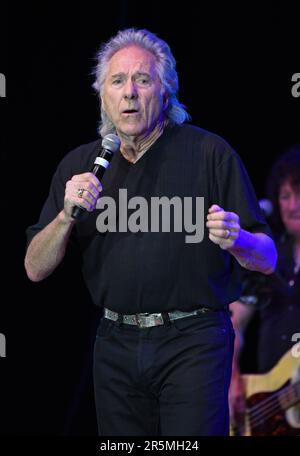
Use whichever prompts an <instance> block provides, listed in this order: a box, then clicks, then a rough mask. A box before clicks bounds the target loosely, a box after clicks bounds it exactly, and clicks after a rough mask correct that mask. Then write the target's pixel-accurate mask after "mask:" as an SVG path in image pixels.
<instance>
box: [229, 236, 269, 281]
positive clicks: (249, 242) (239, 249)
mask: <svg viewBox="0 0 300 456" xmlns="http://www.w3.org/2000/svg"><path fill="white" fill-rule="evenodd" d="M228 252H230V253H231V254H232V255H233V256H234V257H235V258H236V260H237V261H238V262H239V264H240V265H241V266H242V267H244V268H245V269H249V270H250V271H259V272H262V273H263V274H272V273H273V272H274V271H275V267H276V262H277V251H276V247H275V244H274V242H273V240H272V239H271V238H270V237H269V236H267V235H266V234H264V233H249V232H248V231H245V230H243V229H241V230H240V235H239V237H238V239H237V240H236V243H235V245H234V246H233V247H231V248H229V249H228Z"/></svg>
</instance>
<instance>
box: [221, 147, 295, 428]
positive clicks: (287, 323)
mask: <svg viewBox="0 0 300 456" xmlns="http://www.w3.org/2000/svg"><path fill="white" fill-rule="evenodd" d="M267 194H268V197H269V199H270V200H271V202H272V204H273V213H272V215H271V217H270V225H271V227H272V229H273V232H274V234H275V235H276V236H277V239H278V241H277V250H278V263H277V269H276V272H275V273H274V274H272V275H270V276H265V275H262V274H260V273H256V272H250V271H246V270H243V271H242V274H243V277H244V280H243V285H244V286H243V294H242V296H241V298H240V299H239V300H238V301H235V302H233V303H232V304H231V305H230V307H231V312H232V322H233V326H234V328H235V332H236V339H235V348H234V356H233V370H232V380H231V386H230V391H229V403H230V413H231V423H232V426H233V428H235V429H239V433H240V434H243V432H244V428H243V425H244V418H245V408H246V402H245V391H244V385H243V379H242V376H241V374H240V368H239V357H240V353H241V350H242V347H243V332H244V330H245V328H246V327H247V325H248V323H249V321H250V320H251V319H252V317H253V315H254V314H255V313H256V312H258V314H259V328H258V333H259V337H258V350H257V359H256V364H257V369H258V372H257V373H259V374H263V373H266V372H268V371H270V370H271V369H272V368H273V367H274V366H275V365H276V364H277V362H278V361H279V360H280V358H281V357H282V356H283V355H284V354H285V353H286V352H287V351H288V350H289V349H290V348H291V347H292V346H293V345H294V344H295V342H297V340H295V335H296V334H297V333H300V278H299V275H300V272H299V270H300V145H295V146H292V147H291V148H290V149H289V150H288V151H287V152H286V153H284V154H283V155H282V156H280V157H279V159H278V160H277V161H276V162H275V164H274V165H273V168H272V170H271V173H270V175H269V178H268V181H267ZM293 335H294V340H293V339H292V338H293ZM298 340H299V339H298ZM266 435H268V434H267V431H266Z"/></svg>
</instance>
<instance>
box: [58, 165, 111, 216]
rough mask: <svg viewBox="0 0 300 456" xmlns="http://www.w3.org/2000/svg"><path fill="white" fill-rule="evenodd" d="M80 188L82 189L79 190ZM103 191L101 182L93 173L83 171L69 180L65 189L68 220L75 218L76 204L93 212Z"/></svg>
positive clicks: (65, 208)
mask: <svg viewBox="0 0 300 456" xmlns="http://www.w3.org/2000/svg"><path fill="white" fill-rule="evenodd" d="M79 190H81V191H80V192H79ZM101 191H102V185H101V182H100V181H99V179H98V178H97V177H96V176H95V175H94V174H93V173H83V174H77V175H75V176H73V177H72V179H71V180H69V181H68V182H67V184H66V190H65V199H64V209H63V214H64V216H65V218H66V220H68V221H70V220H74V219H73V218H72V211H73V208H74V206H80V207H82V208H84V209H86V210H87V211H88V212H92V211H93V210H94V209H95V207H96V203H97V200H98V198H99V194H100V192H101ZM78 192H79V193H78ZM80 194H81V196H80Z"/></svg>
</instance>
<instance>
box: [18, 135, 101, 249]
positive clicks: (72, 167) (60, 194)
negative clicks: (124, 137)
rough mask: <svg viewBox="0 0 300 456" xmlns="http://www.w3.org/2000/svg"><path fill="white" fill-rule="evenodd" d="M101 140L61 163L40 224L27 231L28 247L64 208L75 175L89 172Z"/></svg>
mask: <svg viewBox="0 0 300 456" xmlns="http://www.w3.org/2000/svg"><path fill="white" fill-rule="evenodd" d="M99 144H100V142H99V140H98V141H94V142H91V143H89V144H84V145H82V146H79V147H77V148H76V149H74V150H72V151H71V152H69V153H68V154H67V155H66V156H65V157H64V158H63V159H62V160H61V162H60V163H59V165H58V167H57V169H56V172H55V173H54V176H53V178H52V182H51V186H50V191H49V195H48V198H47V200H46V202H45V204H44V206H43V208H42V211H41V214H40V217H39V220H38V222H37V223H36V224H35V225H31V226H29V227H28V228H27V230H26V236H27V245H28V244H29V243H30V241H31V240H32V238H33V237H34V236H35V235H36V234H37V233H38V232H39V231H41V230H43V229H44V228H45V227H46V226H47V225H48V224H49V223H51V222H52V220H54V219H55V217H56V216H57V215H58V214H59V212H60V211H61V210H62V209H63V207H64V197H65V187H66V183H67V181H68V180H70V179H71V178H72V176H74V175H75V174H80V173H83V172H87V171H89V169H90V168H91V164H92V163H93V158H94V156H95V155H96V153H97V149H98V148H99ZM75 234H76V230H72V233H71V236H70V241H72V240H74V239H75Z"/></svg>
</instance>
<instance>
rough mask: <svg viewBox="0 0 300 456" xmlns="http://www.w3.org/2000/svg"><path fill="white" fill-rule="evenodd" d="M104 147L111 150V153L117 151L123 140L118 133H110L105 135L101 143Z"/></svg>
mask: <svg viewBox="0 0 300 456" xmlns="http://www.w3.org/2000/svg"><path fill="white" fill-rule="evenodd" d="M101 145H102V147H103V149H106V150H109V151H110V152H111V153H113V154H114V153H115V152H117V151H118V150H119V149H120V146H121V141H120V138H119V137H118V136H117V135H114V134H112V133H110V134H109V135H105V136H104V138H103V139H102V143H101Z"/></svg>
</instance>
